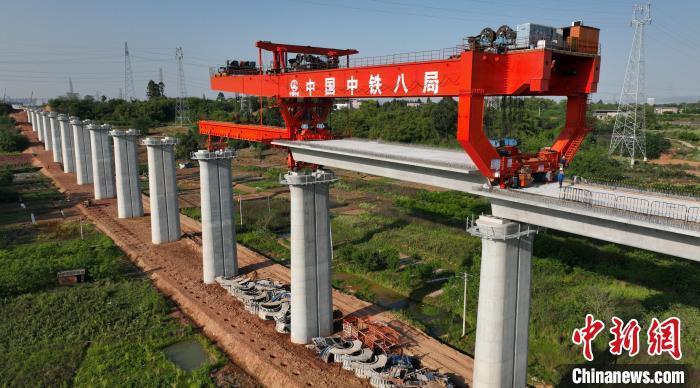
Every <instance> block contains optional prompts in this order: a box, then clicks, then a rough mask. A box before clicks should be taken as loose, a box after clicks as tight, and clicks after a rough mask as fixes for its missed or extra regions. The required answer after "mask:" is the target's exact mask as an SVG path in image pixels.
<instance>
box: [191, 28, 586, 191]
mask: <svg viewBox="0 0 700 388" xmlns="http://www.w3.org/2000/svg"><path fill="white" fill-rule="evenodd" d="M543 36H545V37H546V38H545V39H540V38H542V37H543ZM256 46H257V47H258V49H259V61H260V64H261V66H260V67H257V66H250V63H247V62H246V63H245V66H240V64H241V62H236V61H229V62H227V66H226V67H222V68H220V69H219V71H218V72H216V73H215V74H212V77H211V85H212V89H214V90H220V91H227V92H237V93H242V94H247V95H257V96H261V98H262V97H269V98H273V99H274V100H275V101H276V104H277V106H278V107H279V109H280V113H281V115H282V118H283V119H284V122H285V127H284V128H278V127H271V126H263V125H262V121H261V125H246V124H233V123H221V122H213V121H201V122H200V132H201V133H202V134H205V135H209V136H210V137H211V136H214V137H224V138H235V139H241V140H249V141H256V142H265V143H270V142H272V141H274V140H280V139H284V140H329V139H333V138H334V136H333V133H332V132H331V131H330V130H329V128H328V126H327V119H328V115H329V113H330V111H331V109H332V106H333V101H334V99H335V98H348V99H360V98H374V99H379V98H406V97H414V98H415V97H424V98H425V97H452V98H454V97H457V98H458V101H459V102H458V112H457V113H458V122H457V133H456V139H457V141H458V142H459V144H460V145H461V146H462V148H463V149H464V150H465V151H466V153H467V154H468V155H469V157H470V158H471V160H472V161H473V162H474V164H475V165H476V167H477V168H478V169H479V170H480V172H481V173H482V174H483V175H484V176H485V177H486V178H488V179H489V180H490V181H491V182H492V184H498V185H501V186H505V185H508V184H512V183H513V182H514V181H518V182H520V185H522V186H525V185H526V184H527V182H529V181H530V180H532V179H544V178H545V176H548V175H549V176H551V175H552V174H551V173H553V172H556V171H557V170H559V168H560V166H561V165H562V164H564V165H566V164H567V163H569V162H571V160H572V159H573V158H574V155H575V154H576V151H577V150H578V148H579V147H580V146H581V143H582V142H583V140H584V139H585V137H586V135H587V134H588V132H590V128H588V127H587V125H586V108H587V100H588V95H589V94H590V93H592V92H595V91H596V89H597V84H598V77H599V69H600V55H599V46H598V29H597V28H594V27H588V26H584V25H583V24H582V23H580V22H575V23H573V24H572V26H571V27H563V28H558V29H555V28H551V27H546V26H539V25H534V24H531V23H526V24H524V25H519V26H518V27H517V32H516V31H514V30H512V29H510V27H508V26H501V27H500V28H499V29H498V30H497V31H493V30H491V29H489V28H486V29H484V30H482V32H481V33H480V34H479V35H477V36H474V37H468V38H465V40H464V43H463V44H462V45H459V46H456V47H453V48H450V49H444V50H433V51H428V52H420V53H408V54H396V55H391V56H385V57H374V58H359V59H356V58H352V59H351V57H350V56H351V55H354V54H356V53H357V50H353V49H332V48H323V47H312V46H300V45H288V44H279V43H272V42H267V41H259V42H257V43H256ZM263 50H264V51H269V52H271V53H272V57H273V59H272V61H271V63H270V66H268V67H264V66H262V59H263V55H262V53H263ZM343 59H344V60H343ZM234 63H235V64H236V65H237V66H232V64H234ZM253 64H254V62H253ZM487 96H563V97H566V98H567V108H566V123H565V126H564V128H563V130H562V131H561V133H560V134H559V136H558V137H557V139H556V140H555V141H554V143H553V144H552V145H551V146H550V147H545V148H542V149H540V150H539V151H537V152H534V153H524V152H521V151H520V149H519V148H518V146H517V144H515V143H513V142H510V141H508V140H505V141H504V140H499V141H494V140H493V139H489V138H488V137H487V136H486V134H485V133H484V128H483V114H484V98H485V97H487ZM261 118H262V111H261ZM289 162H290V167H295V166H297V163H296V162H295V161H294V160H293V159H292V158H291V156H290V158H289ZM548 173H549V174H548ZM516 177H518V179H515V178H516Z"/></svg>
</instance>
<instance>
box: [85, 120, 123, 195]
mask: <svg viewBox="0 0 700 388" xmlns="http://www.w3.org/2000/svg"><path fill="white" fill-rule="evenodd" d="M111 129H112V126H111V125H109V124H104V125H100V126H98V125H95V124H90V125H88V130H89V131H90V148H91V150H92V177H93V184H94V187H95V199H105V198H114V196H115V195H116V193H115V190H114V155H113V154H112V145H111V144H110V141H109V135H108V134H107V133H108V132H109V131H110V130H111Z"/></svg>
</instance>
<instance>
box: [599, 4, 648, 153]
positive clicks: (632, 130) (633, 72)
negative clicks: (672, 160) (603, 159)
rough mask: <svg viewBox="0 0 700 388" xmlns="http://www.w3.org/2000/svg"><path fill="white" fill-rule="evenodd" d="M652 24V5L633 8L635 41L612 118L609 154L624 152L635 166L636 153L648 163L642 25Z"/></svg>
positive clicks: (633, 41)
mask: <svg viewBox="0 0 700 388" xmlns="http://www.w3.org/2000/svg"><path fill="white" fill-rule="evenodd" d="M650 23H651V4H649V3H647V4H643V5H635V6H634V12H633V18H632V23H631V25H632V27H634V39H633V40H632V50H631V51H630V55H629V59H628V60H627V70H626V72H625V82H624V83H623V85H622V92H621V93H620V102H619V105H618V107H617V115H616V116H615V127H614V128H613V134H612V139H611V140H610V149H609V151H608V152H609V153H610V154H613V153H614V152H616V151H617V150H618V149H619V151H620V154H621V155H624V154H625V151H626V152H627V155H628V156H629V157H630V163H631V164H632V165H633V166H634V159H635V157H636V156H637V152H639V153H640V154H641V156H642V158H644V161H646V160H647V151H646V137H645V135H644V130H645V128H646V119H645V112H646V111H645V109H646V98H645V91H644V88H645V81H644V26H646V25H647V24H650Z"/></svg>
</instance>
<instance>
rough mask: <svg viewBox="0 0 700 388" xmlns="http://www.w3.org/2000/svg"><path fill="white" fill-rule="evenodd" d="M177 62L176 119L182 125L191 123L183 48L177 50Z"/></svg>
mask: <svg viewBox="0 0 700 388" xmlns="http://www.w3.org/2000/svg"><path fill="white" fill-rule="evenodd" d="M175 60H176V61H177V110H176V115H175V117H176V118H177V122H178V123H179V124H180V125H183V124H187V123H189V122H190V116H189V112H188V111H187V101H186V100H185V99H186V97H187V88H186V87H185V70H184V68H183V67H182V47H178V48H176V49H175Z"/></svg>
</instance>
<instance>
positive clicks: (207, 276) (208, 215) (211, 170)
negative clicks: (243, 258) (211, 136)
mask: <svg viewBox="0 0 700 388" xmlns="http://www.w3.org/2000/svg"><path fill="white" fill-rule="evenodd" d="M233 156H234V155H233V152H232V151H230V150H220V151H215V152H210V151H207V150H199V151H197V152H195V153H194V154H193V155H192V158H193V159H195V160H198V161H199V174H200V189H201V208H202V274H203V280H204V283H206V284H212V283H214V279H215V278H216V277H219V276H236V275H237V274H238V257H237V252H236V230H235V228H234V225H233V219H234V218H233V217H234V214H233V213H234V210H233V190H232V186H233V182H232V178H231V159H232V158H233Z"/></svg>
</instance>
